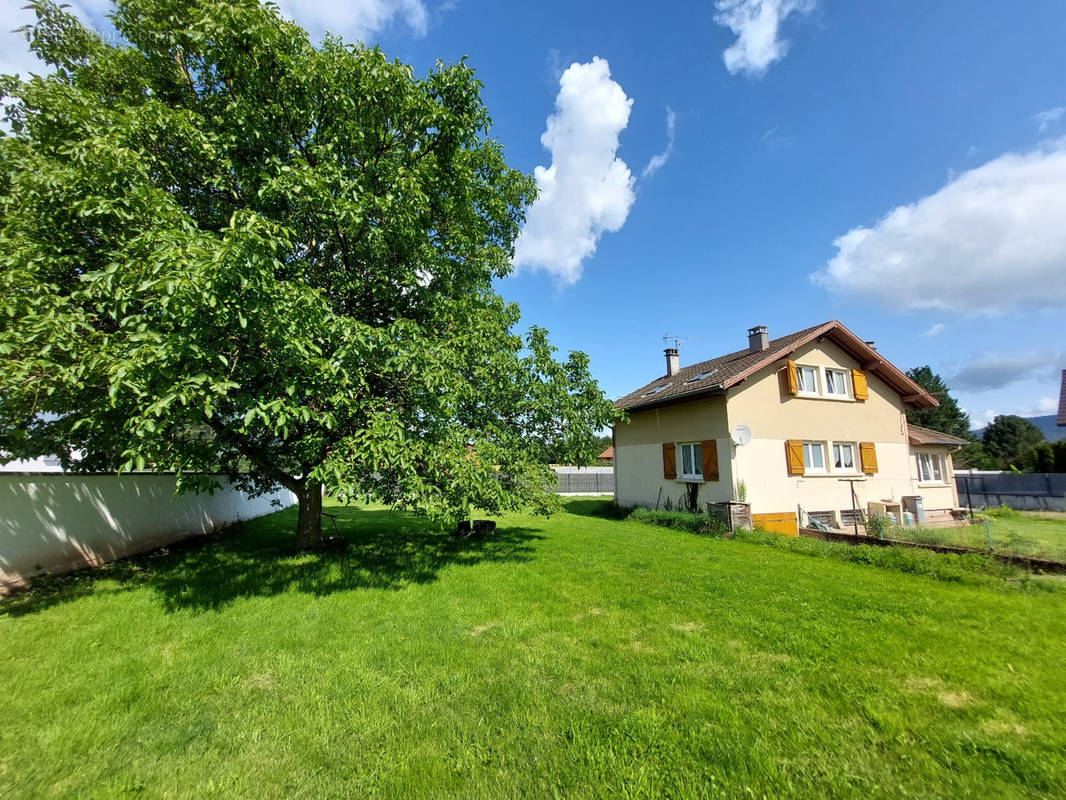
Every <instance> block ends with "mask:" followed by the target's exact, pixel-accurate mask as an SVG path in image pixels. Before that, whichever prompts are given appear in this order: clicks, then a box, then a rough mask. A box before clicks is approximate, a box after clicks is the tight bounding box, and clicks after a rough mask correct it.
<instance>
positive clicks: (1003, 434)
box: [982, 414, 1045, 469]
mask: <svg viewBox="0 0 1066 800" xmlns="http://www.w3.org/2000/svg"><path fill="white" fill-rule="evenodd" d="M982 440H983V442H984V446H985V451H986V452H987V453H988V455H989V456H990V457H991V458H992V459H994V460H995V463H996V466H997V467H999V468H1000V469H1008V468H1010V467H1012V466H1013V467H1015V468H1019V467H1021V466H1023V465H1024V464H1025V461H1026V459H1027V458H1028V457H1029V453H1030V451H1032V450H1033V449H1034V448H1035V447H1037V446H1038V445H1041V444H1043V443H1044V441H1045V440H1044V434H1043V432H1042V431H1041V430H1040V428H1038V427H1037V426H1036V425H1034V424H1033V423H1032V422H1030V421H1029V420H1027V419H1025V418H1024V417H1018V416H1015V415H1013V414H1004V415H1001V416H998V417H996V418H995V419H994V420H992V423H991V424H990V425H989V426H988V427H987V428H985V431H984V434H983V436H982Z"/></svg>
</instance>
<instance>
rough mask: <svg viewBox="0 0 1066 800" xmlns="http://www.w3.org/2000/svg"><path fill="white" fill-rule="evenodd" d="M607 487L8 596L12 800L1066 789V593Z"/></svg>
mask: <svg viewBox="0 0 1066 800" xmlns="http://www.w3.org/2000/svg"><path fill="white" fill-rule="evenodd" d="M598 505H599V504H598V503H597V502H595V501H574V502H571V503H569V506H570V509H571V512H572V513H568V514H564V515H559V516H556V517H553V518H552V519H550V520H543V519H537V518H532V517H521V516H514V517H509V518H507V519H506V520H505V521H504V523H503V524H502V527H501V530H500V533H499V536H498V537H497V539H496V540H494V541H490V542H488V543H485V544H478V543H475V542H457V541H456V540H454V539H453V538H452V537H450V536H449V535H447V534H445V533H439V532H436V531H435V530H434V529H433V528H432V527H430V526H428V525H427V524H425V523H423V522H421V521H418V520H416V519H414V518H411V517H407V516H403V515H399V514H393V513H389V512H385V511H380V510H359V509H342V510H340V511H339V512H338V513H339V514H340V517H341V518H340V526H341V531H342V533H343V534H344V536H345V537H346V538H347V539H348V540H349V541H350V542H351V547H350V549H348V550H347V551H345V552H342V553H334V554H327V555H321V556H292V555H290V554H289V553H290V551H289V550H288V546H289V543H290V535H289V529H290V528H291V527H292V525H293V523H294V518H295V517H294V512H292V511H291V510H290V511H286V512H283V513H281V514H279V515H276V516H274V517H271V518H267V519H264V520H259V521H257V522H255V523H252V524H248V525H246V526H244V527H243V528H242V529H240V530H239V531H237V532H236V533H235V534H234V535H231V536H228V537H220V538H215V539H212V540H210V541H209V542H207V543H206V544H205V543H203V542H199V543H196V544H195V545H190V546H188V547H186V548H181V549H174V550H173V551H172V552H171V553H170V554H169V555H165V556H156V557H151V558H144V559H139V560H135V561H131V562H125V563H122V564H117V565H112V566H111V567H110V568H108V569H105V570H102V571H98V572H97V573H95V574H91V575H87V576H86V575H83V576H78V577H76V578H70V579H65V580H57V581H54V582H52V583H43V584H41V585H40V588H38V589H36V590H35V591H34V592H33V593H31V594H29V595H25V596H22V597H16V598H12V599H8V600H6V601H3V602H0V642H2V643H3V646H2V652H0V690H2V696H3V698H4V720H3V724H2V725H0V797H5V798H6V797H11V798H16V797H17V798H23V797H38V796H43V797H51V796H66V797H79V798H82V797H108V798H110V797H116V796H117V797H122V796H126V795H127V794H128V795H129V796H131V797H132V796H139V797H190V798H192V797H196V798H200V797H225V798H231V797H248V798H273V797H277V798H296V797H307V798H326V797H374V796H378V797H445V796H461V797H485V798H502V797H522V796H524V797H536V798H540V797H551V796H567V797H685V798H687V797H764V796H765V797H812V796H833V797H863V798H866V797H885V798H901V797H930V796H940V797H952V798H955V797H996V798H997V800H999V799H1000V798H1011V797H1049V796H1054V795H1056V794H1057V795H1058V796H1061V792H1062V787H1063V786H1066V726H1064V725H1063V724H1062V720H1063V719H1064V718H1066V681H1064V679H1063V678H1064V656H1066V591H1063V590H1062V589H1056V588H1052V589H1047V588H1040V586H1038V585H1035V584H1033V583H1032V582H1021V583H1013V582H1009V581H1005V580H1001V579H998V578H991V577H986V576H977V575H975V576H974V578H975V580H974V581H973V582H971V583H967V582H952V581H946V580H938V579H935V578H933V577H928V576H921V575H910V574H904V573H902V572H899V571H897V570H892V569H884V568H880V567H876V566H870V565H866V564H858V563H848V562H845V561H840V560H837V559H836V558H834V557H822V558H814V557H811V556H810V555H803V554H801V553H798V552H791V551H789V550H788V549H782V548H780V547H771V546H766V545H764V544H763V545H761V544H756V543H752V542H748V541H740V540H733V541H723V540H717V539H710V538H706V537H700V536H696V535H693V534H689V533H684V532H680V531H674V530H669V529H666V528H658V527H652V526H649V525H642V524H639V523H636V522H620V521H613V520H609V519H604V518H599V517H596V516H590V515H589V513H590V512H591V511H594V510H596V509H597V508H598ZM821 544H823V543H813V542H811V541H810V540H805V541H804V543H803V544H802V546H803V547H806V548H815V547H819V546H821ZM841 547H844V546H841ZM812 552H813V551H812ZM829 552H830V551H829V550H826V551H825V553H829ZM849 552H857V551H849ZM922 557H935V558H952V557H943V556H936V555H935V554H928V553H923V554H922Z"/></svg>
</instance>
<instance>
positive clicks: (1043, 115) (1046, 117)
mask: <svg viewBox="0 0 1066 800" xmlns="http://www.w3.org/2000/svg"><path fill="white" fill-rule="evenodd" d="M1063 114H1066V106H1058V107H1057V108H1049V109H1048V110H1047V111H1040V112H1038V113H1036V114H1033V122H1035V123H1036V129H1037V130H1038V131H1039V132H1040V133H1043V132H1044V131H1046V130H1047V129H1048V128H1050V127H1051V126H1052V125H1054V124H1055V123H1056V122H1058V121H1059V120H1061V119H1062V116H1063Z"/></svg>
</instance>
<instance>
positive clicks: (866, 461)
mask: <svg viewBox="0 0 1066 800" xmlns="http://www.w3.org/2000/svg"><path fill="white" fill-rule="evenodd" d="M859 460H860V461H861V462H862V471H863V472H865V473H866V474H867V475H873V474H874V473H875V472H877V448H876V447H874V443H873V442H859Z"/></svg>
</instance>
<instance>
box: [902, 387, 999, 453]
mask: <svg viewBox="0 0 1066 800" xmlns="http://www.w3.org/2000/svg"><path fill="white" fill-rule="evenodd" d="M907 376H908V377H909V378H911V379H912V380H913V381H914V382H915V383H917V384H918V385H920V386H921V387H922V388H923V389H925V390H926V391H927V392H929V394H931V395H933V397H935V398H936V399H937V400H938V401H939V402H940V405H938V406H936V407H935V408H912V409H910V410H908V411H907V421H908V422H910V423H912V424H914V425H921V426H922V427H923V428H931V429H932V430H934V431H940V432H941V433H949V434H951V435H952V436H958V437H959V438H960V439H966V440H967V441H968V442H969V444H966V445H963V446H962V447H960V448H959V450H958V452H957V453H956V454H955V458H954V461H955V466H956V467H959V468H974V469H982V468H985V467H989V466H991V461H990V459H989V458H988V455H987V454H986V453H985V451H984V447H983V445H982V444H981V442H980V441H979V440H978V439H977V437H975V436H974V435H973V431H972V430H971V427H970V418H969V416H968V415H967V414H966V412H965V411H963V410H962V407H961V406H960V405H959V402H958V400H956V399H955V398H954V397H952V395H951V390H950V389H949V388H948V385H947V383H945V382H944V379H943V378H941V377H940V376H939V375H938V374H937V373H935V372H933V369H932V367H929V366H921V367H915V368H914V369H910V370H907Z"/></svg>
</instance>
